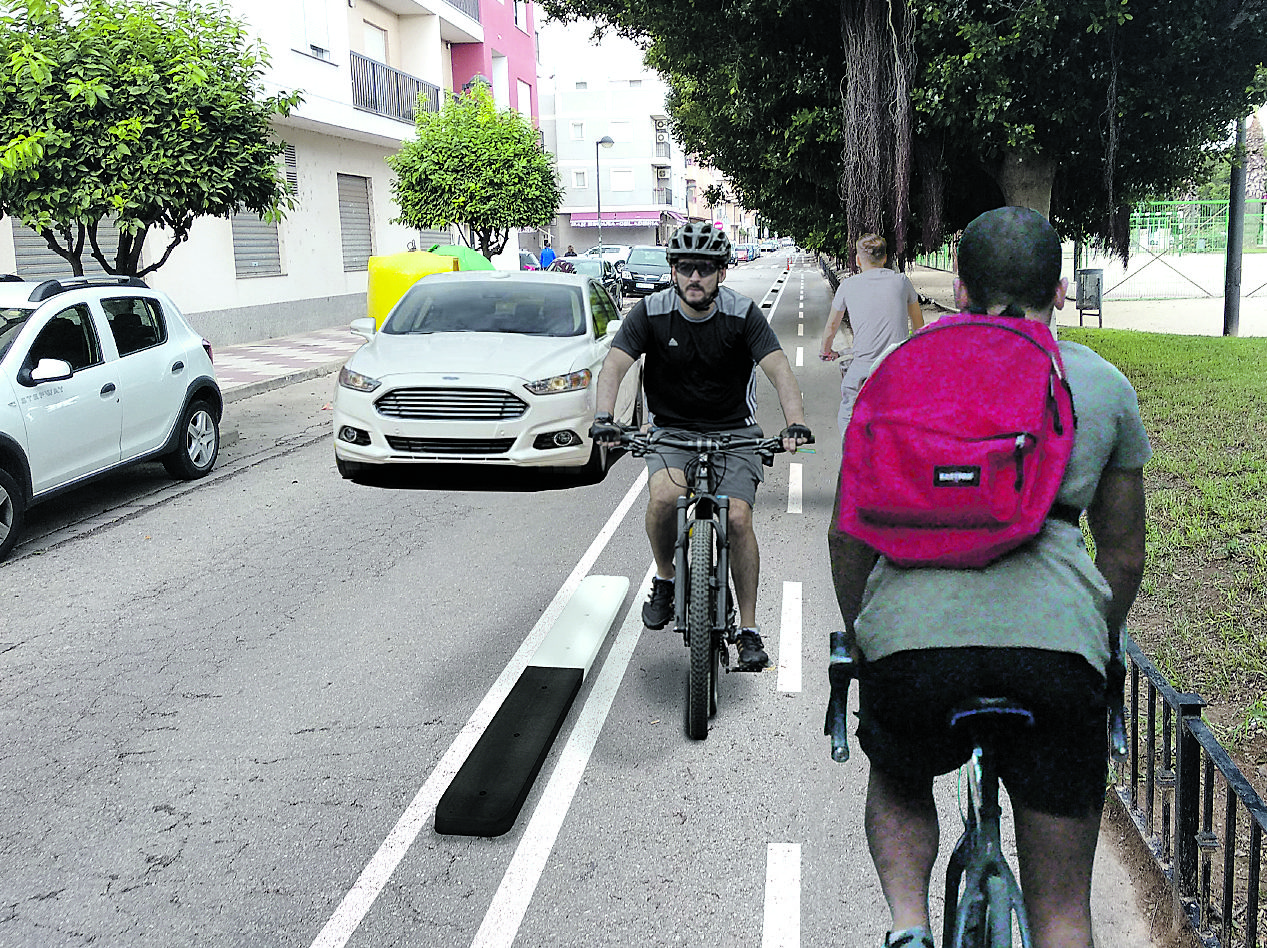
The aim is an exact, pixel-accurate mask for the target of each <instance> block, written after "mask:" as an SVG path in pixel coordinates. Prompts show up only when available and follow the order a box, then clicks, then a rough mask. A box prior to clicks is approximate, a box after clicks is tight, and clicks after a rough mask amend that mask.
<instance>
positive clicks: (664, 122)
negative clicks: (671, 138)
mask: <svg viewBox="0 0 1267 948" xmlns="http://www.w3.org/2000/svg"><path fill="white" fill-rule="evenodd" d="M655 127H656V128H657V129H661V128H668V127H669V120H668V119H656V120H655Z"/></svg>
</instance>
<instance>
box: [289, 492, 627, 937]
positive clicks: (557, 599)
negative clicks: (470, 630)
mask: <svg viewBox="0 0 1267 948" xmlns="http://www.w3.org/2000/svg"><path fill="white" fill-rule="evenodd" d="M646 485H647V472H646V470H645V469H644V470H643V471H642V473H641V474H640V475H639V476H638V477H637V478H636V479H635V480H634V482H633V486H632V487H630V488H629V492H628V493H627V494H625V496H624V498H623V499H622V500H621V502H620V504H619V506H617V507H616V509H615V510H614V511H613V512H612V515H611V517H610V518H608V520H607V523H606V524H604V525H603V529H602V530H600V531H599V533H598V536H596V537H595V538H594V542H593V543H591V544H590V547H589V549H588V550H586V551H585V555H584V556H582V557H581V559H580V561H579V562H578V563H577V564H576V566H575V567H574V568H573V570H572V572H571V574H570V575H569V576H568V578H567V579H566V580H564V581H563V585H562V586H561V587H560V588H559V591H558V592H557V593H555V594H554V598H553V599H552V600H551V601H550V604H549V605H548V606H546V609H545V612H543V613H542V614H541V618H540V619H538V620H537V624H536V625H535V626H533V627H532V631H531V632H529V633H528V636H527V638H525V639H524V641H523V644H522V645H520V646H519V650H518V651H517V652H515V654H514V656H513V657H512V658H511V660H510V663H509V664H508V665H507V666H506V668H505V669H504V670H503V671H502V673H501V675H499V676H498V678H497V680H496V681H495V682H493V686H492V687H491V688H490V689H489V690H488V694H486V695H485V696H484V700H483V701H481V702H480V703H479V707H477V708H476V709H475V713H474V714H472V715H471V717H470V719H469V720H468V721H467V722H466V724H465V725H463V727H462V730H461V731H459V732H458V736H457V737H456V738H454V739H453V743H452V744H450V745H449V749H448V750H447V751H445V754H444V756H443V757H441V758H440V762H439V763H438V764H436V766H435V769H434V770H432V771H431V774H430V776H428V777H427V779H426V781H425V782H424V783H423V785H422V787H420V788H419V790H418V792H417V794H415V795H414V798H413V800H412V801H410V804H409V806H408V807H406V808H405V812H404V813H402V814H401V816H400V819H399V820H397V821H396V825H395V826H394V827H392V830H391V832H390V833H388V834H387V838H386V839H384V840H383V842H382V844H381V845H380V846H379V847H378V852H376V853H374V855H373V856H372V857H371V858H370V861H369V863H368V864H366V866H365V868H364V869H362V870H361V874H360V876H358V877H357V880H356V882H355V883H353V885H352V888H351V889H349V890H348V893H347V895H345V896H344V897H343V901H342V902H340V903H339V907H338V908H337V909H335V912H334V915H332V916H331V917H330V920H329V921H328V922H326V924H325V927H324V928H322V929H321V933H320V934H318V935H317V938H316V940H315V941H313V943H312V948H343V946H344V945H346V944H347V943H348V940H349V939H350V938H351V937H352V933H353V932H355V931H356V928H357V926H358V925H360V924H361V919H363V918H364V917H365V913H366V912H368V911H369V910H370V906H372V905H373V904H374V900H375V899H377V898H378V896H379V893H380V892H382V891H383V889H384V888H385V887H386V885H387V883H388V881H389V880H390V879H391V876H392V873H393V872H395V871H396V867H397V866H398V865H400V861H401V860H402V859H404V858H405V853H406V852H408V850H409V847H410V846H412V845H413V842H414V840H415V839H417V838H418V834H419V833H420V832H422V828H423V826H425V825H426V824H427V823H428V822H429V821H430V820H431V819H432V817H433V816H434V815H435V810H436V804H438V803H439V802H440V797H442V796H444V791H445V790H447V789H448V787H449V784H450V783H452V782H453V778H454V776H455V775H456V774H457V772H458V771H459V770H461V769H462V764H464V763H465V762H466V758H467V757H468V756H470V753H471V751H472V749H474V747H475V745H476V744H477V743H479V739H480V737H482V736H483V734H484V731H485V729H486V728H487V727H488V723H489V721H491V720H492V719H493V715H495V714H496V713H497V709H498V708H500V707H501V705H502V702H503V701H505V700H506V695H508V694H509V693H510V689H511V688H513V687H514V685H515V682H516V681H518V680H519V676H520V675H521V674H523V670H524V669H525V668H527V667H528V662H529V660H530V659H531V658H532V655H533V654H534V653H535V652H536V650H537V648H538V647H539V646H540V645H541V642H542V640H543V639H544V638H545V636H546V634H547V633H548V632H549V631H550V629H551V627H552V626H553V625H554V622H555V620H556V619H557V618H558V617H559V614H560V613H561V612H562V611H563V607H564V606H565V605H567V602H568V600H569V599H571V597H572V593H573V592H575V591H576V588H577V587H578V586H579V585H580V583H581V580H582V579H584V578H585V576H586V574H587V573H589V571H590V568H591V567H593V565H594V561H595V560H597V559H598V557H599V554H601V553H602V552H603V549H604V548H605V547H606V546H607V543H608V541H610V540H611V538H612V535H613V534H614V533H615V532H616V529H617V528H618V527H619V526H620V523H621V521H622V520H624V519H625V515H626V514H628V513H629V508H630V506H632V505H633V502H634V500H635V499H636V498H637V497H638V495H639V494H641V493H642V491H643V489H644V488H645V487H646ZM635 611H636V610H635Z"/></svg>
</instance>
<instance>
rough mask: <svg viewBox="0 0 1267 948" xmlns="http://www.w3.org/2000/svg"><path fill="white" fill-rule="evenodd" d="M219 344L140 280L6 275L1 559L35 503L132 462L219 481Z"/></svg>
mask: <svg viewBox="0 0 1267 948" xmlns="http://www.w3.org/2000/svg"><path fill="white" fill-rule="evenodd" d="M223 408H224V402H223V399H222V398H221V395H220V386H219V385H218V384H217V382H216V374H215V369H214V367H213V366H212V362H211V343H209V342H207V340H206V339H203V338H202V336H201V335H200V334H198V333H197V332H195V331H194V330H193V329H192V328H191V327H190V325H189V323H187V322H186V321H185V317H184V316H182V315H181V313H180V310H178V309H177V308H176V304H175V303H173V302H172V301H171V300H170V299H168V297H167V296H166V295H165V294H163V293H160V292H159V291H158V290H152V289H150V288H149V287H148V286H146V284H145V283H144V281H142V280H138V279H136V278H135V277H103V278H89V279H84V278H82V277H75V278H68V279H65V280H44V281H43V282H40V283H34V282H28V281H26V280H23V279H21V278H20V277H15V276H10V275H5V276H0V558H3V557H4V556H5V555H6V554H8V553H9V551H10V550H11V549H12V548H13V545H14V544H15V543H16V542H17V541H18V539H19V538H20V536H21V533H22V527H23V524H24V522H25V519H26V512H27V510H28V509H29V508H30V507H31V505H33V504H37V503H40V502H42V501H45V500H47V499H49V498H50V497H53V496H54V495H56V494H58V493H60V492H62V491H64V490H67V489H69V488H72V487H75V486H78V485H80V484H82V483H84V482H86V481H88V480H90V479H92V478H94V477H97V476H99V475H101V474H105V473H107V472H108V471H112V470H115V469H117V468H119V467H122V466H123V465H126V464H132V463H134V462H137V461H143V460H147V459H157V460H161V461H162V462H163V465H164V466H165V467H166V468H167V470H168V473H170V474H171V475H172V476H173V477H177V478H182V479H187V480H192V479H194V478H198V477H202V476H204V475H205V474H208V473H210V471H211V468H212V467H213V466H214V465H215V463H216V457H217V456H218V455H219V452H220V417H221V413H222V411H223Z"/></svg>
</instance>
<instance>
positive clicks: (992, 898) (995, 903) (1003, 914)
mask: <svg viewBox="0 0 1267 948" xmlns="http://www.w3.org/2000/svg"><path fill="white" fill-rule="evenodd" d="M983 888H984V889H985V926H984V927H985V933H986V937H987V938H988V941H986V942H985V944H986V945H987V946H988V948H1012V896H1011V893H1010V892H1009V891H1008V888H1007V882H1006V880H1004V879H1003V877H1002V876H990V877H989V878H987V879H986V880H985V885H984V886H983Z"/></svg>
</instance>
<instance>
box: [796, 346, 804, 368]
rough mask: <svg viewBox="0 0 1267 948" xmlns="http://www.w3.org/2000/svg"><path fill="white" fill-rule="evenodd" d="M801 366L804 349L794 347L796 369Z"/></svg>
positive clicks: (802, 347)
mask: <svg viewBox="0 0 1267 948" xmlns="http://www.w3.org/2000/svg"><path fill="white" fill-rule="evenodd" d="M803 365H805V347H804V346H797V347H796V367H797V368H798V369H799V368H801V367H802V366H803Z"/></svg>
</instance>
